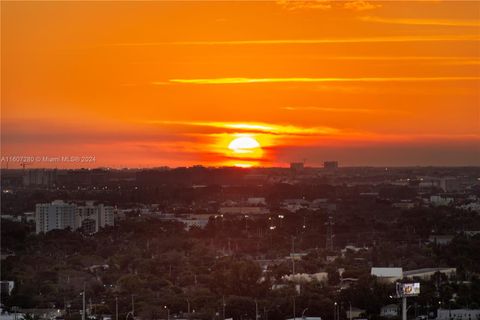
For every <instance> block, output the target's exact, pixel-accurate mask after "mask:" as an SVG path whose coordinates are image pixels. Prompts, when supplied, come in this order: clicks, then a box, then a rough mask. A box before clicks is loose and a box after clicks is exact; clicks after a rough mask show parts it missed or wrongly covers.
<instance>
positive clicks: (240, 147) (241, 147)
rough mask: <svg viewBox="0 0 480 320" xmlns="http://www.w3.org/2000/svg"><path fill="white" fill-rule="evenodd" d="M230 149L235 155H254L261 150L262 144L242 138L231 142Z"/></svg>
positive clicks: (252, 139) (251, 139) (250, 138)
mask: <svg viewBox="0 0 480 320" xmlns="http://www.w3.org/2000/svg"><path fill="white" fill-rule="evenodd" d="M228 148H229V149H230V150H233V152H235V153H254V152H255V149H259V148H260V143H258V141H257V140H255V139H254V138H252V137H240V138H236V139H234V140H233V141H232V142H230V144H229V145H228Z"/></svg>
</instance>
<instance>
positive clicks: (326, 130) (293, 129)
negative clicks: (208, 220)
mask: <svg viewBox="0 0 480 320" xmlns="http://www.w3.org/2000/svg"><path fill="white" fill-rule="evenodd" d="M146 122H147V123H151V124H159V125H180V126H195V127H209V128H218V129H226V130H229V131H238V132H256V133H268V134H282V135H318V134H327V135H328V134H336V133H338V132H339V130H338V129H335V128H330V127H308V128H307V127H298V126H293V125H282V124H273V123H264V122H245V123H242V122H215V121H211V122H209V121H205V122H202V121H146Z"/></svg>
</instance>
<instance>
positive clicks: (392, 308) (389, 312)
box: [380, 304, 399, 318]
mask: <svg viewBox="0 0 480 320" xmlns="http://www.w3.org/2000/svg"><path fill="white" fill-rule="evenodd" d="M398 315H399V312H398V304H388V305H386V306H383V307H382V308H381V309H380V316H381V317H385V318H395V317H398Z"/></svg>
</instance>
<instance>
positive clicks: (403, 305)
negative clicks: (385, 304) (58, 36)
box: [402, 296, 407, 320]
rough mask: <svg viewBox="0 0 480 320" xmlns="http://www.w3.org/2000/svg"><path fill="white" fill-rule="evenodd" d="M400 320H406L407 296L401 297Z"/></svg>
mask: <svg viewBox="0 0 480 320" xmlns="http://www.w3.org/2000/svg"><path fill="white" fill-rule="evenodd" d="M402 320H407V297H406V296H403V297H402Z"/></svg>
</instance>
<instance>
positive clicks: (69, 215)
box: [35, 200, 77, 234]
mask: <svg viewBox="0 0 480 320" xmlns="http://www.w3.org/2000/svg"><path fill="white" fill-rule="evenodd" d="M76 213H77V206H76V205H74V204H71V203H66V202H63V201H62V200H55V201H53V202H52V203H39V204H37V205H36V209H35V223H36V232H37V234H38V233H41V232H48V231H51V230H55V229H67V228H69V227H70V228H71V229H72V230H76V229H77V225H76Z"/></svg>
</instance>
